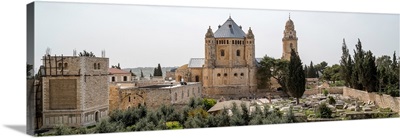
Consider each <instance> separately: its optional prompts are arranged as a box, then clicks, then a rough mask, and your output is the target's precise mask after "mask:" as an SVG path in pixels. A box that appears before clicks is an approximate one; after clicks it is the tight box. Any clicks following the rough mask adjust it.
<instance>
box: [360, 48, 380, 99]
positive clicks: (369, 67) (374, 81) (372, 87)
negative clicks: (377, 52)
mask: <svg viewBox="0 0 400 138" xmlns="http://www.w3.org/2000/svg"><path fill="white" fill-rule="evenodd" d="M363 66H364V76H363V81H362V84H363V86H364V90H366V91H368V92H375V91H376V89H377V86H378V77H377V76H378V74H377V69H376V65H375V56H373V55H372V52H371V51H369V50H368V52H367V53H366V55H365V59H364V63H363Z"/></svg>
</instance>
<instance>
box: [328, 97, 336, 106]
mask: <svg viewBox="0 0 400 138" xmlns="http://www.w3.org/2000/svg"><path fill="white" fill-rule="evenodd" d="M328 103H329V104H331V105H334V104H336V100H335V99H334V98H333V97H332V96H329V98H328Z"/></svg>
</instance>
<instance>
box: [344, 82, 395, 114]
mask: <svg viewBox="0 0 400 138" xmlns="http://www.w3.org/2000/svg"><path fill="white" fill-rule="evenodd" d="M343 96H349V97H352V98H358V99H359V100H362V101H364V102H368V101H372V102H374V103H375V105H377V106H378V107H381V108H390V109H392V110H393V111H394V112H399V111H400V105H399V104H400V97H392V96H390V95H386V94H382V95H380V94H377V93H375V92H373V93H368V92H366V91H360V90H356V89H352V88H347V87H345V88H344V89H343Z"/></svg>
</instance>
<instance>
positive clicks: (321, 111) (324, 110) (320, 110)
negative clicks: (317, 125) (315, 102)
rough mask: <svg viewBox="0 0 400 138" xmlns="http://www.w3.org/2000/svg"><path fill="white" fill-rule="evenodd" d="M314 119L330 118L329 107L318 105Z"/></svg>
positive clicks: (323, 104)
mask: <svg viewBox="0 0 400 138" xmlns="http://www.w3.org/2000/svg"><path fill="white" fill-rule="evenodd" d="M316 117H319V118H331V117H332V111H331V109H329V107H328V106H327V105H326V104H325V103H322V104H321V105H319V106H318V107H317V112H316Z"/></svg>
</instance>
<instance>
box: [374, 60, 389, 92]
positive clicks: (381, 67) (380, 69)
mask: <svg viewBox="0 0 400 138" xmlns="http://www.w3.org/2000/svg"><path fill="white" fill-rule="evenodd" d="M391 64H392V60H391V59H390V56H387V55H383V56H381V57H378V58H377V59H376V65H377V73H378V82H379V83H378V91H379V92H382V90H383V89H385V87H386V86H388V85H389V83H390V80H389V79H390V75H391V74H390V73H389V72H391Z"/></svg>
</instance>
